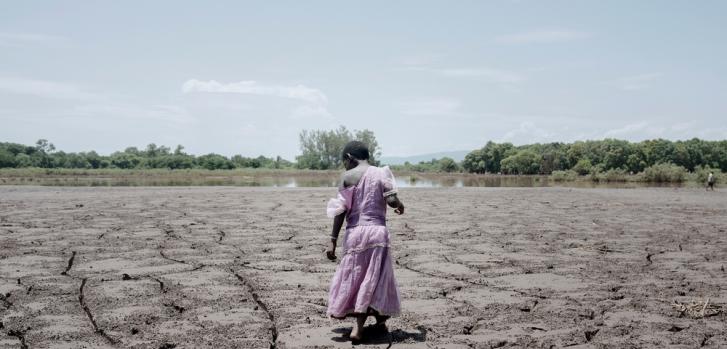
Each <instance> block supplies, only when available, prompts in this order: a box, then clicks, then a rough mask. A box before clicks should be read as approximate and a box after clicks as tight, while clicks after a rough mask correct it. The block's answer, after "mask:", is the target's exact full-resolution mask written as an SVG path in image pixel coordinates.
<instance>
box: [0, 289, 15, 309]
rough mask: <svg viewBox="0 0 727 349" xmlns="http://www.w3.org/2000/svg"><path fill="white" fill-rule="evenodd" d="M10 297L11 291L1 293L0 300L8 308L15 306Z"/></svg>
mask: <svg viewBox="0 0 727 349" xmlns="http://www.w3.org/2000/svg"><path fill="white" fill-rule="evenodd" d="M8 297H10V293H8V294H0V301H1V302H3V304H4V305H5V307H6V308H10V307H12V306H13V302H11V301H9V300H8Z"/></svg>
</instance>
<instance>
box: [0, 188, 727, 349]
mask: <svg viewBox="0 0 727 349" xmlns="http://www.w3.org/2000/svg"><path fill="white" fill-rule="evenodd" d="M334 193H335V189H331V188H297V189H282V188H240V187H236V188H221V187H208V188H53V187H12V186H6V187H0V246H2V249H0V348H82V347H85V348H207V347H214V348H350V347H351V343H350V342H348V341H347V335H348V332H349V331H350V327H351V321H344V322H339V321H337V320H330V319H327V318H326V316H325V311H326V302H327V290H328V285H329V281H330V278H331V276H332V274H333V271H334V270H335V266H336V265H335V263H333V262H329V261H328V260H326V258H325V257H324V255H323V250H324V249H325V244H326V242H327V237H328V233H329V230H330V224H331V222H330V221H329V220H328V219H327V218H326V217H325V214H324V208H325V203H326V201H327V199H328V198H329V197H331V196H333V194H334ZM401 196H402V199H403V200H405V202H406V203H407V214H406V215H404V216H395V215H391V216H390V223H389V226H390V230H391V234H392V244H393V251H392V253H393V257H394V259H395V261H396V263H395V268H396V270H395V273H396V277H397V280H398V282H399V286H400V291H401V296H402V301H403V304H402V308H403V309H402V315H401V316H400V317H398V318H394V319H391V320H390V321H389V323H388V331H383V332H382V331H380V330H377V329H376V328H374V327H373V326H371V327H368V328H367V329H366V331H365V332H364V334H365V335H366V336H368V338H369V339H368V340H367V341H366V342H364V345H363V347H367V348H387V347H392V348H397V347H399V348H448V349H456V348H522V347H534V348H551V347H572V348H600V347H614V348H629V347H639V348H663V347H671V348H694V347H704V348H719V347H725V346H727V335H726V334H725V333H727V314H726V313H725V310H726V307H727V290H726V288H727V286H725V285H727V273H726V272H725V266H724V265H725V264H727V232H726V231H725V227H727V197H726V196H725V195H724V193H723V192H720V191H717V192H715V193H708V194H705V193H704V192H703V191H701V190H696V189H694V190H692V189H625V190H621V189H568V188H511V189H509V188H447V189H444V188H442V189H403V190H401ZM706 299H708V300H709V304H710V305H711V306H714V307H717V308H710V309H721V310H720V311H717V312H715V311H710V312H708V313H707V316H704V317H702V318H692V317H687V316H684V315H683V313H681V312H679V311H678V310H676V309H674V307H673V306H672V303H673V302H679V303H681V304H688V303H690V302H694V301H699V300H706Z"/></svg>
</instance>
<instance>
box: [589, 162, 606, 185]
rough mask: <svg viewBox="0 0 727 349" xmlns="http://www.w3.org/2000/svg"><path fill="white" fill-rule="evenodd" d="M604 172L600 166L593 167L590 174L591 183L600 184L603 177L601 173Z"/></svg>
mask: <svg viewBox="0 0 727 349" xmlns="http://www.w3.org/2000/svg"><path fill="white" fill-rule="evenodd" d="M602 170H603V168H602V167H601V166H600V165H596V166H593V167H591V171H590V172H589V173H588V178H590V179H591V181H594V182H599V181H600V180H601V178H602V177H603V174H602V173H601V171H602Z"/></svg>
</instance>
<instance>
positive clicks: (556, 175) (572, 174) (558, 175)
mask: <svg viewBox="0 0 727 349" xmlns="http://www.w3.org/2000/svg"><path fill="white" fill-rule="evenodd" d="M576 178H578V173H576V171H573V170H568V171H553V173H551V174H550V179H551V180H553V181H556V182H567V181H574V180H576Z"/></svg>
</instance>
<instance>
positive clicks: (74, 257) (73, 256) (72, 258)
mask: <svg viewBox="0 0 727 349" xmlns="http://www.w3.org/2000/svg"><path fill="white" fill-rule="evenodd" d="M74 259H76V251H73V252H72V253H71V258H69V259H68V265H67V266H66V270H64V271H63V272H62V273H61V275H68V272H69V271H71V268H73V260H74Z"/></svg>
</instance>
